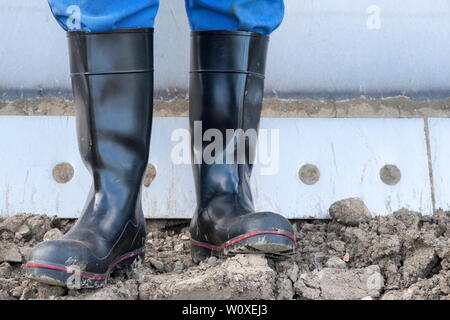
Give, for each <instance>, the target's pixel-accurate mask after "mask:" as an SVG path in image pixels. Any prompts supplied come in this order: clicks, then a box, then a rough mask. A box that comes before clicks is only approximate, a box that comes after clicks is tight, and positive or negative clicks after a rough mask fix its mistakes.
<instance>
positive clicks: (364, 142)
mask: <svg viewBox="0 0 450 320" xmlns="http://www.w3.org/2000/svg"><path fill="white" fill-rule="evenodd" d="M444 126H447V128H449V129H450V123H449V122H442V123H440V128H441V129H440V130H441V132H444V130H443V127H444ZM187 128H188V120H187V118H182V117H173V118H155V119H154V125H153V133H152V144H151V151H150V159H149V166H148V168H147V173H148V174H147V176H146V177H145V179H144V181H143V184H144V185H145V186H144V187H143V207H144V212H145V214H146V217H147V218H190V217H191V215H192V213H193V211H194V210H195V190H194V183H193V178H192V172H191V167H190V165H189V164H175V163H173V162H172V161H171V154H172V153H173V149H174V147H176V146H178V147H180V146H181V145H180V143H181V144H183V143H182V141H184V143H185V148H186V147H188V146H189V139H188V136H186V133H187ZM179 129H184V130H179ZM261 129H262V132H264V133H263V134H261V135H260V141H259V145H258V152H257V161H256V163H255V166H254V176H253V179H252V185H253V188H254V197H255V203H256V207H257V209H258V210H270V211H276V212H279V213H281V214H283V215H285V216H286V217H288V218H297V219H301V218H310V217H315V218H327V217H328V207H329V206H330V205H331V203H333V202H334V201H336V200H340V199H343V198H347V197H360V198H362V199H363V200H364V201H365V202H366V204H367V206H368V207H369V209H370V210H371V211H372V212H373V214H375V215H385V214H388V213H390V212H392V211H395V210H397V209H400V208H402V207H406V208H408V209H411V210H416V211H420V212H422V213H423V214H430V213H431V212H432V201H431V186H430V181H429V170H428V158H427V149H426V140H425V132H424V125H423V120H422V119H325V118H320V119H318V118H316V119H306V118H263V119H262V121H261ZM175 130H177V131H175ZM174 132H176V134H174ZM431 132H433V131H431ZM0 134H1V136H2V137H3V138H2V139H1V140H0V150H1V153H0V216H10V215H13V214H16V213H24V212H25V213H35V214H48V215H58V216H60V217H64V218H76V217H78V215H79V214H80V212H81V210H82V208H83V205H84V201H85V198H86V196H87V194H88V192H89V189H90V185H91V182H90V177H89V174H88V171H87V169H85V168H84V166H83V163H82V161H81V158H80V156H79V154H78V147H77V140H76V134H75V119H74V117H65V116H61V117H56V116H55V117H47V116H33V117H30V116H2V117H0ZM277 137H278V139H277ZM435 140H436V142H438V138H436V139H435ZM447 140H448V139H447ZM277 141H279V142H280V143H279V145H278V146H277V144H276V142H277ZM263 142H265V145H264V146H263V145H262V143H263ZM432 142H433V141H432ZM265 146H268V147H265ZM432 146H433V144H432ZM277 148H278V150H279V151H277ZM434 148H435V149H436V148H437V149H436V150H435V152H434V153H435V154H437V153H438V151H439V150H438V148H439V147H436V146H434ZM180 150H181V151H182V150H183V148H182V147H181V148H180V149H178V151H180ZM184 150H186V149H184ZM181 153H182V152H181ZM177 154H178V155H179V154H180V152H177ZM277 154H279V156H278V157H277V156H276V155H277ZM446 154H447V156H448V157H450V151H447V153H446ZM264 155H265V156H264ZM185 156H186V155H185ZM187 156H189V155H187ZM269 156H270V157H269ZM447 163H448V160H447ZM311 170H312V171H311ZM72 171H73V173H72ZM448 174H449V175H450V172H449V173H448ZM55 175H56V176H55ZM400 177H401V178H400ZM302 179H303V181H302ZM384 180H386V181H387V182H386V181H384ZM449 180H450V176H449V179H447V180H446V181H449ZM448 189H450V188H448ZM436 194H437V195H439V193H438V192H437V191H436ZM447 194H448V192H447Z"/></svg>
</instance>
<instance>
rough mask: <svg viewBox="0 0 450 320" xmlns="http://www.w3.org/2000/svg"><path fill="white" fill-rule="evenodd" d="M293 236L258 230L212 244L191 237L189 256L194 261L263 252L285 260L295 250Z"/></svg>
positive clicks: (275, 258)
mask: <svg viewBox="0 0 450 320" xmlns="http://www.w3.org/2000/svg"><path fill="white" fill-rule="evenodd" d="M295 242H296V239H295V236H294V235H293V234H292V233H289V232H282V231H270V230H269V231H258V232H251V233H247V234H244V235H242V236H239V237H236V238H234V239H231V240H229V241H227V242H226V243H224V244H223V245H221V246H214V245H211V244H208V243H205V242H200V241H196V240H194V239H191V256H192V260H193V261H194V262H195V263H199V262H200V261H203V260H206V259H208V258H209V257H211V256H215V257H218V258H223V257H232V256H235V255H236V254H264V255H265V256H266V257H268V258H271V259H274V260H286V259H289V258H291V257H292V256H293V254H294V252H295Z"/></svg>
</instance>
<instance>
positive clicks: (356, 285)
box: [0, 198, 450, 300]
mask: <svg viewBox="0 0 450 320" xmlns="http://www.w3.org/2000/svg"><path fill="white" fill-rule="evenodd" d="M330 214H331V216H332V220H301V221H295V222H293V224H294V230H295V233H296V237H297V239H298V244H297V249H296V252H295V254H294V256H293V257H292V258H291V259H289V260H285V261H273V260H271V259H267V258H265V257H263V256H260V255H237V256H235V257H232V258H228V259H217V258H210V259H207V260H206V261H205V262H202V263H200V264H198V265H197V264H194V263H193V262H192V259H191V257H190V252H189V250H190V244H189V241H188V240H189V231H188V225H189V222H188V221H184V222H177V223H176V224H173V225H172V224H161V223H159V224H155V225H153V226H152V223H153V222H152V221H149V230H151V232H150V233H149V234H148V236H147V243H146V257H145V261H144V264H143V266H142V267H141V268H139V269H137V270H136V272H135V273H134V274H126V275H113V276H112V277H111V278H110V279H109V281H108V283H107V285H106V286H105V287H104V288H101V289H82V290H74V289H70V290H69V289H66V288H61V287H53V286H48V285H45V284H40V283H37V282H35V281H33V280H30V279H28V278H26V277H25V276H24V265H23V264H24V262H25V260H26V257H27V256H28V254H29V252H30V250H31V248H32V247H33V246H34V245H36V244H37V243H39V242H40V241H42V240H43V239H58V238H60V237H61V236H62V234H63V233H65V232H67V230H69V228H70V227H71V225H72V224H73V221H72V220H66V219H58V218H56V217H53V218H50V217H47V216H45V215H29V214H18V215H15V216H12V217H8V218H3V219H0V299H23V300H28V299H50V300H53V299H56V300H65V299H70V300H81V299H111V300H135V299H204V300H206V299H301V300H303V299H320V300H325V299H363V300H377V299H383V300H389V299H404V300H409V299H433V300H439V299H441V300H445V299H447V300H450V212H444V211H437V212H436V213H435V214H434V215H433V216H422V215H421V214H420V213H418V212H412V211H409V210H406V209H401V210H398V211H396V212H393V213H392V214H390V215H387V216H383V217H372V216H371V214H370V212H369V211H368V210H367V208H366V206H365V205H364V203H363V202H362V201H361V200H359V199H355V198H351V199H345V200H342V201H338V202H336V203H334V204H333V205H332V206H331V208H330Z"/></svg>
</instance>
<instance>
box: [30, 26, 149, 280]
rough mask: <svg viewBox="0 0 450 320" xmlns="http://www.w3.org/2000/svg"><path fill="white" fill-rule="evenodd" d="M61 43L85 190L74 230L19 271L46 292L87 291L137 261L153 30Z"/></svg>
mask: <svg viewBox="0 0 450 320" xmlns="http://www.w3.org/2000/svg"><path fill="white" fill-rule="evenodd" d="M68 42H69V53H70V66H71V77H72V89H73V95H74V99H75V105H76V111H77V118H76V119H77V133H78V146H79V149H80V153H81V156H82V158H83V160H84V163H85V165H86V166H87V167H88V169H89V170H90V172H91V174H92V177H93V185H92V189H91V192H90V195H89V197H88V199H87V202H86V205H85V208H84V210H83V213H82V214H81V216H80V218H79V219H78V221H77V222H76V224H75V225H74V226H73V227H72V228H71V229H70V231H69V232H68V233H67V234H66V235H64V237H63V238H62V239H61V240H54V241H46V242H43V243H40V244H39V245H37V246H36V247H34V248H33V250H32V252H31V254H30V257H29V260H28V263H27V265H26V272H27V275H28V276H29V277H31V278H33V279H35V280H38V281H41V282H45V283H49V284H53V285H61V286H69V287H70V286H73V287H82V288H92V287H99V286H102V285H104V284H105V283H106V280H107V278H108V277H109V275H110V274H111V272H113V271H115V270H126V271H128V270H130V269H132V268H134V267H136V266H137V265H138V264H139V263H140V262H142V261H143V258H144V244H145V236H146V230H145V219H144V215H143V212H142V207H141V184H142V177H143V174H144V171H145V168H146V165H147V162H148V156H149V147H150V133H151V122H152V109H153V29H119V30H114V31H108V32H95V33H86V32H83V31H74V32H69V33H68Z"/></svg>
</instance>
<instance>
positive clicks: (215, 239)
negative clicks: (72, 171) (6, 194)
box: [26, 29, 295, 288]
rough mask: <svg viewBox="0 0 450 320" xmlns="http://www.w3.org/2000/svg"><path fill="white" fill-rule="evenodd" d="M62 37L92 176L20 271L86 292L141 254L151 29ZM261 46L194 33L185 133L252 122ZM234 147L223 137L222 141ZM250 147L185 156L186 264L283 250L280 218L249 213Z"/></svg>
mask: <svg viewBox="0 0 450 320" xmlns="http://www.w3.org/2000/svg"><path fill="white" fill-rule="evenodd" d="M68 42H69V55H70V69H71V78H72V89H73V95H74V99H75V105H76V110H77V117H76V121H77V134H78V146H79V150H80V153H81V156H82V158H83V161H84V163H85V165H86V166H87V168H88V169H89V170H90V173H91V175H92V178H93V184H92V188H91V191H90V194H89V196H88V199H87V202H86V205H85V208H84V209H83V212H82V214H81V216H80V218H79V219H78V221H77V222H76V223H75V225H74V226H73V227H72V228H71V229H70V231H69V232H68V233H67V234H65V235H64V237H63V238H62V239H60V240H52V241H45V242H42V243H40V244H38V245H37V246H36V247H34V248H33V250H32V252H31V254H30V256H29V259H28V263H27V264H26V272H27V275H28V276H29V277H31V278H33V279H36V280H38V281H41V282H45V283H49V284H54V285H61V286H69V287H70V286H73V287H78V288H92V287H100V286H102V285H104V284H105V283H106V281H107V279H108V277H109V276H110V274H111V273H113V272H115V271H131V270H133V269H134V268H136V267H137V266H139V265H140V264H141V263H142V262H143V259H144V245H145V236H146V230H145V219H144V215H143V211H142V206H141V185H142V178H143V175H144V171H145V168H146V165H147V162H148V156H149V149H150V133H151V124H152V109H153V29H119V30H114V31H109V32H97V33H86V32H83V31H74V32H69V33H68ZM267 43H268V37H267V36H264V35H260V34H256V33H251V32H243V31H242V32H241V31H198V32H193V34H192V52H191V68H192V72H191V79H190V123H191V129H192V136H194V135H195V134H194V132H193V131H194V129H195V128H196V125H195V124H196V123H198V122H199V123H201V126H200V127H201V129H200V133H201V136H202V134H203V133H204V132H205V131H206V130H208V129H209V128H215V129H218V130H219V131H220V132H221V133H223V134H224V136H225V131H226V129H243V130H247V129H255V130H257V128H258V124H259V118H260V113H261V103H262V94H263V82H264V67H265V59H266V52H267ZM192 143H193V154H194V157H195V154H198V153H200V154H202V152H203V150H204V148H205V146H206V145H205V144H204V143H203V142H202V141H200V144H198V143H197V142H196V141H194V138H193V141H192ZM237 143H239V139H232V140H230V141H225V143H224V147H229V146H230V144H232V145H236V144H237ZM196 146H197V147H196ZM253 148H255V145H254V144H253V145H248V143H247V147H246V148H245V152H244V158H246V161H244V162H245V163H243V164H220V163H212V164H211V163H210V162H209V163H210V164H206V163H205V162H204V161H203V160H201V161H200V162H199V163H198V164H195V163H194V165H193V169H194V177H195V181H196V189H197V201H198V209H197V211H196V213H195V215H194V217H193V219H192V223H191V242H192V246H191V248H192V250H191V251H192V257H193V259H194V261H197V262H198V261H200V260H202V259H205V258H207V257H209V256H211V255H218V256H221V255H231V254H236V253H239V252H258V253H265V254H270V255H273V256H281V257H282V256H284V255H286V254H288V253H290V252H292V249H293V248H294V245H295V238H294V235H293V231H292V227H291V225H290V224H289V222H288V221H287V220H286V219H285V218H284V217H282V216H280V215H277V214H274V213H270V212H258V213H256V212H255V210H254V206H253V201H252V196H251V191H250V186H249V179H250V174H251V170H252V164H251V162H252V161H250V160H252V159H250V158H251V156H249V155H250V154H251V153H252V152H251V151H252V149H253ZM233 152H236V151H233ZM222 156H223V154H216V155H214V156H213V157H215V158H217V159H219V158H220V157H222ZM217 159H215V160H217Z"/></svg>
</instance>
